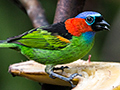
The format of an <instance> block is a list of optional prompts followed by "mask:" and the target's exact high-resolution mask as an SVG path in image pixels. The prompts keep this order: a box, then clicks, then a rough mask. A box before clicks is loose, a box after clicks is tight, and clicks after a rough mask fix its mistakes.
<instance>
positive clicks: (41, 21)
mask: <svg viewBox="0 0 120 90" xmlns="http://www.w3.org/2000/svg"><path fill="white" fill-rule="evenodd" d="M12 1H13V2H14V3H15V4H16V5H17V6H18V7H19V8H21V9H22V10H23V11H24V12H26V13H27V14H28V16H29V18H30V19H31V21H32V23H33V26H34V27H36V28H37V27H40V26H45V25H49V24H48V22H47V20H46V17H45V14H44V10H43V8H42V6H41V4H40V2H38V0H12Z"/></svg>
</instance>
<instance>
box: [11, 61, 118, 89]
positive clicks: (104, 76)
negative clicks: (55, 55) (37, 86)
mask: <svg viewBox="0 0 120 90" xmlns="http://www.w3.org/2000/svg"><path fill="white" fill-rule="evenodd" d="M60 66H68V67H69V68H68V69H65V70H64V72H62V71H61V70H57V71H55V72H56V73H58V74H61V75H63V76H66V77H69V76H70V75H71V74H73V73H79V74H81V75H82V77H80V76H77V77H75V78H74V79H73V82H74V84H76V85H77V86H76V87H75V88H74V89H72V90H120V86H119V85H120V63H112V62H90V63H89V62H88V61H83V60H77V61H75V62H73V63H69V64H64V65H58V66H56V67H60ZM44 70H45V65H43V64H40V63H37V62H35V61H32V60H31V61H27V62H21V63H16V64H13V65H10V67H9V73H11V74H12V75H14V76H22V77H26V78H28V79H31V80H34V81H37V82H40V83H47V84H53V85H61V86H70V84H69V83H68V82H65V81H63V80H60V79H58V78H56V79H51V78H50V77H49V75H48V74H47V73H45V71H44ZM117 88H118V89H117Z"/></svg>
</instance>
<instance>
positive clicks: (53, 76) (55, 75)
mask: <svg viewBox="0 0 120 90" xmlns="http://www.w3.org/2000/svg"><path fill="white" fill-rule="evenodd" d="M53 68H54V67H53V66H52V65H47V66H46V68H45V71H46V73H48V74H49V76H50V77H51V78H52V79H55V78H59V79H62V80H64V81H67V82H69V83H70V84H71V86H72V87H75V86H76V85H74V84H73V82H72V80H73V78H74V77H76V76H82V75H81V74H78V73H74V74H72V75H70V77H64V76H62V75H59V74H57V73H54V72H53V71H54V70H53ZM62 68H63V70H64V68H68V67H67V66H66V67H62ZM60 70H61V69H60Z"/></svg>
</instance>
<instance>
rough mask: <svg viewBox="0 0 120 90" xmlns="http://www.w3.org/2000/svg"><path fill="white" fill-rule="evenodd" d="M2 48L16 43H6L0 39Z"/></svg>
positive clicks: (13, 45)
mask: <svg viewBox="0 0 120 90" xmlns="http://www.w3.org/2000/svg"><path fill="white" fill-rule="evenodd" d="M1 47H2V48H4V47H17V45H16V44H15V43H7V42H6V41H5V40H1V41H0V48H1Z"/></svg>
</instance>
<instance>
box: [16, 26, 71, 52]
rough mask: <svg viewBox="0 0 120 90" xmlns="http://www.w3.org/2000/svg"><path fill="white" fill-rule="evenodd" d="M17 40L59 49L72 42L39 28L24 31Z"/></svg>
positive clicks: (22, 42) (43, 47) (35, 45)
mask: <svg viewBox="0 0 120 90" xmlns="http://www.w3.org/2000/svg"><path fill="white" fill-rule="evenodd" d="M15 42H17V43H20V44H21V45H25V46H28V47H33V48H40V49H50V50H54V49H55V50H58V49H62V48H64V47H66V46H67V45H69V44H70V43H68V42H65V41H63V40H60V39H59V38H58V37H56V35H52V34H51V32H48V31H46V30H42V29H40V28H38V29H37V30H30V31H28V32H27V33H24V34H23V35H22V36H21V37H20V39H17V40H16V41H15Z"/></svg>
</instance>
